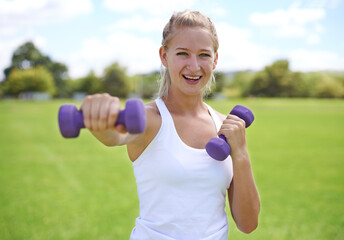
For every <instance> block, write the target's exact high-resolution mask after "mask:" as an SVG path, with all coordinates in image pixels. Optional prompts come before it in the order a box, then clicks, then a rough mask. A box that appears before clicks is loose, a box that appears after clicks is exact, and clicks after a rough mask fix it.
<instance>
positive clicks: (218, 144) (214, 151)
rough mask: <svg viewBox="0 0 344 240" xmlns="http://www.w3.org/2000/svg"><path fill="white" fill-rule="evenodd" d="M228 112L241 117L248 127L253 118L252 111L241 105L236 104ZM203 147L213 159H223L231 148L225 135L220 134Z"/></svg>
mask: <svg viewBox="0 0 344 240" xmlns="http://www.w3.org/2000/svg"><path fill="white" fill-rule="evenodd" d="M230 114H232V115H235V116H238V117H239V118H241V119H243V120H244V121H245V123H246V125H245V126H246V127H249V126H250V125H251V123H252V122H253V120H254V116H253V113H252V111H251V110H250V109H249V108H247V107H245V106H242V105H236V106H235V107H234V108H233V109H232V111H231V112H230ZM205 149H206V151H207V153H208V154H209V156H210V157H212V158H214V159H215V160H219V161H223V160H225V159H226V158H227V157H228V155H229V154H230V153H231V148H230V147H229V145H228V143H227V140H226V137H225V136H224V135H221V136H220V137H214V138H212V139H210V141H209V142H208V143H207V145H206V146H205Z"/></svg>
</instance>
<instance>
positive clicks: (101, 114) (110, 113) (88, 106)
mask: <svg viewBox="0 0 344 240" xmlns="http://www.w3.org/2000/svg"><path fill="white" fill-rule="evenodd" d="M81 111H82V113H83V117H84V124H85V127H86V128H88V129H89V130H90V131H105V130H117V131H118V132H122V133H124V132H126V130H125V127H124V126H123V125H117V126H115V123H116V120H117V118H118V115H119V112H120V100H119V98H118V97H113V96H110V95H109V94H107V93H103V94H94V95H89V96H87V97H86V98H85V100H84V101H83V102H82V104H81Z"/></svg>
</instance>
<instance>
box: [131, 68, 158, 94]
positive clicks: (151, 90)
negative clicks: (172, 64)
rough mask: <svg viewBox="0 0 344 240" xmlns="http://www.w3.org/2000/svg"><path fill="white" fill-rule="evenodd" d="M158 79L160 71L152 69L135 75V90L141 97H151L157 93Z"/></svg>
mask: <svg viewBox="0 0 344 240" xmlns="http://www.w3.org/2000/svg"><path fill="white" fill-rule="evenodd" d="M159 79H160V73H159V72H158V71H154V72H151V73H148V74H143V75H137V76H136V82H137V83H136V85H137V91H138V92H139V94H141V95H142V97H143V98H152V97H153V96H154V94H157V93H158V90H159V84H158V81H159Z"/></svg>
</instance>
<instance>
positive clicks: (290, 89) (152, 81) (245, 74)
mask: <svg viewBox="0 0 344 240" xmlns="http://www.w3.org/2000/svg"><path fill="white" fill-rule="evenodd" d="M38 66H41V67H44V68H45V69H46V70H47V71H49V72H50V73H51V76H52V77H53V85H54V87H48V88H47V87H44V86H42V87H37V86H36V85H37V81H38V80H37V81H36V80H34V78H31V80H30V81H33V82H32V83H28V82H27V81H28V78H25V79H26V80H24V78H21V79H22V80H19V79H16V81H13V80H11V81H10V79H11V73H12V72H15V74H14V75H16V74H17V73H16V71H18V70H28V72H30V70H29V69H37V67H38ZM34 71H36V70H34ZM4 73H5V80H4V81H3V82H0V97H1V96H18V95H19V94H20V93H23V92H28V91H38V92H41V91H43V92H47V93H50V94H52V95H53V96H54V97H60V98H61V97H64V98H66V97H72V96H73V94H74V93H84V94H94V93H98V92H107V93H109V94H111V95H115V96H118V97H127V96H128V95H129V94H136V95H138V96H139V97H142V98H152V97H154V96H155V94H156V93H157V91H158V89H159V84H158V81H159V79H160V73H159V71H153V72H150V73H146V74H137V75H135V76H129V75H128V73H127V70H126V68H125V67H124V66H121V65H120V64H119V63H117V62H115V63H112V64H110V65H109V66H107V67H106V68H105V69H104V71H103V74H102V75H101V76H97V75H96V73H95V72H94V71H92V70H91V71H90V72H89V73H88V74H87V75H86V76H84V77H81V78H79V79H71V78H70V77H69V75H68V68H67V66H66V65H64V64H63V63H59V62H54V61H52V60H51V58H50V57H49V56H45V55H43V54H42V53H41V52H40V51H39V50H38V49H37V48H36V47H35V46H34V44H33V43H32V42H26V43H24V44H23V45H21V46H19V47H18V48H17V49H16V50H15V51H14V53H13V56H12V61H11V65H10V66H9V67H8V68H6V69H5V70H4ZM12 76H13V75H12ZM41 76H43V75H42V74H40V77H41ZM215 78H216V84H215V85H214V86H213V87H212V93H210V94H209V95H208V96H207V97H208V98H212V97H217V96H219V95H221V94H222V96H227V97H250V96H254V97H288V98H289V97H298V98H300V97H301V98H308V97H312V98H343V97H344V72H307V73H303V72H293V71H291V70H290V68H289V61H288V60H285V59H282V60H277V61H275V62H273V63H272V64H271V65H268V66H266V67H265V68H264V69H263V70H261V71H258V72H253V71H242V72H227V73H226V72H221V71H216V72H215ZM24 81H26V82H24ZM39 81H42V80H41V79H40V80H39ZM45 82H50V80H46V81H45ZM33 85H35V86H36V88H33V87H32V86H33ZM52 89H54V90H52Z"/></svg>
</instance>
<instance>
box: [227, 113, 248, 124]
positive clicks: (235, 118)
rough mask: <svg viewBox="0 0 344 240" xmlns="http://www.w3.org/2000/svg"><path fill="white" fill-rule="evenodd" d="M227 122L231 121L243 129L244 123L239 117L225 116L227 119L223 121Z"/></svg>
mask: <svg viewBox="0 0 344 240" xmlns="http://www.w3.org/2000/svg"><path fill="white" fill-rule="evenodd" d="M228 120H232V123H233V124H240V125H241V126H243V127H245V126H246V122H245V121H244V120H243V119H241V118H240V117H238V116H236V115H232V114H229V115H228V116H227V118H226V119H225V121H228ZM225 121H224V122H225Z"/></svg>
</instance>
